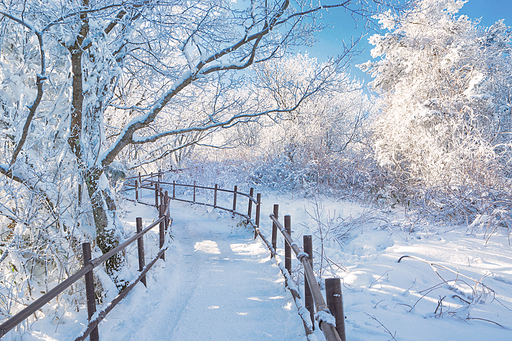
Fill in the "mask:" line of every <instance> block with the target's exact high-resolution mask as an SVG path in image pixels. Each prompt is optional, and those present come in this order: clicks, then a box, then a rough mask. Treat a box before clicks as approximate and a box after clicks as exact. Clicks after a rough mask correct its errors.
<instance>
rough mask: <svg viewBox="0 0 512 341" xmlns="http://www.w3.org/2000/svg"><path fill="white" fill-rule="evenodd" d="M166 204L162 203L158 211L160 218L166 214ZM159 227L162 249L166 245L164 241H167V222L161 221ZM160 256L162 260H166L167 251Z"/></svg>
mask: <svg viewBox="0 0 512 341" xmlns="http://www.w3.org/2000/svg"><path fill="white" fill-rule="evenodd" d="M164 206H165V205H160V207H159V210H158V211H159V217H160V218H162V217H163V216H164V214H165V212H164V208H165V207H164ZM159 228H160V229H159V237H160V238H159V239H160V243H159V245H160V249H162V247H163V246H164V243H165V222H164V221H163V220H162V221H161V222H160V226H159ZM160 258H161V259H162V260H165V252H164V253H162V257H160Z"/></svg>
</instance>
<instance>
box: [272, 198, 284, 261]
mask: <svg viewBox="0 0 512 341" xmlns="http://www.w3.org/2000/svg"><path fill="white" fill-rule="evenodd" d="M274 217H276V220H278V219H279V205H278V204H274ZM285 244H286V243H285ZM272 247H273V248H274V250H276V251H277V225H276V223H274V222H272Z"/></svg>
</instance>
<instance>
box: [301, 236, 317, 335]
mask: <svg viewBox="0 0 512 341" xmlns="http://www.w3.org/2000/svg"><path fill="white" fill-rule="evenodd" d="M302 239H303V244H302V245H303V246H304V252H305V253H307V254H308V256H309V257H308V259H309V263H310V264H311V267H313V237H312V236H311V235H305V236H303V237H302ZM304 301H305V302H304V305H305V306H306V309H307V310H308V311H309V315H310V317H311V322H312V323H313V330H315V302H313V294H312V293H311V288H310V287H309V283H308V281H307V279H306V277H305V276H304Z"/></svg>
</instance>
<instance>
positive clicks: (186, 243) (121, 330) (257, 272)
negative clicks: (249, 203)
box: [100, 202, 304, 340]
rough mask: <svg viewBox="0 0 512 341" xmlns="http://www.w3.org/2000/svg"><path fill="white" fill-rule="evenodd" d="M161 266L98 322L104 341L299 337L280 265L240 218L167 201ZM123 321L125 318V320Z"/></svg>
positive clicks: (299, 328) (300, 330) (300, 332)
mask: <svg viewBox="0 0 512 341" xmlns="http://www.w3.org/2000/svg"><path fill="white" fill-rule="evenodd" d="M172 212H173V219H174V221H173V232H172V234H173V242H172V243H171V248H170V250H169V251H168V252H167V253H166V261H165V262H159V263H158V265H157V268H156V270H155V271H154V272H153V273H152V275H151V276H150V278H148V289H147V290H146V289H145V288H144V287H143V286H140V287H139V288H137V290H136V291H135V292H134V294H133V295H131V296H130V298H128V299H127V300H126V301H125V302H123V303H121V305H120V306H119V307H118V308H116V309H115V310H114V311H113V312H112V313H111V314H109V315H108V316H107V318H106V320H105V321H104V322H103V323H102V324H101V325H100V336H101V337H104V338H105V339H107V340H198V339H203V340H230V339H235V340H236V339H238V340H297V339H300V338H301V337H304V329H303V327H302V325H301V320H300V318H299V317H298V315H297V312H296V310H293V309H291V308H292V306H291V302H290V300H291V298H290V296H289V294H288V293H287V292H286V291H285V288H284V285H283V282H284V279H283V278H282V276H281V275H280V271H279V268H278V267H277V265H276V264H275V263H274V262H273V260H271V259H270V257H269V252H268V250H267V249H266V247H265V246H264V244H263V243H262V242H261V241H259V240H256V241H254V240H253V236H254V233H253V232H252V231H251V230H250V229H248V228H246V227H244V226H237V223H238V220H237V219H232V218H230V217H229V216H227V215H226V216H225V217H224V218H221V217H219V214H218V213H217V212H208V211H206V210H205V209H203V208H201V207H193V206H191V205H189V204H183V203H178V202H173V203H172ZM127 316H131V317H130V318H127Z"/></svg>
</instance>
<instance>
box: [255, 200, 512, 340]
mask: <svg viewBox="0 0 512 341" xmlns="http://www.w3.org/2000/svg"><path fill="white" fill-rule="evenodd" d="M266 202H267V205H266V207H265V210H264V211H265V212H270V210H271V206H272V204H273V203H280V215H281V216H282V215H283V214H290V215H291V216H292V226H293V230H294V236H295V238H298V239H301V235H303V234H312V235H313V236H314V246H315V248H316V251H317V252H316V254H315V269H316V270H317V275H320V272H319V271H318V270H319V268H320V263H321V262H323V266H324V269H325V270H324V271H323V273H322V274H321V275H322V279H325V278H326V277H340V278H341V279H342V283H343V300H344V309H345V316H346V334H347V340H351V341H358V340H395V339H396V340H418V341H419V340H424V341H427V340H465V341H466V340H512V310H511V309H512V247H511V246H510V245H509V243H508V238H507V235H506V231H500V233H501V234H498V235H494V236H492V237H491V238H490V240H489V242H488V243H487V244H485V240H484V238H483V235H482V234H469V233H467V232H468V230H467V228H464V227H443V226H435V225H429V224H428V223H427V222H424V221H423V222H422V221H418V222H416V225H415V226H412V224H410V223H406V222H409V220H410V219H406V217H404V216H403V214H400V213H399V212H381V211H379V210H369V209H365V208H363V207H361V206H360V205H356V204H353V203H347V202H334V201H332V200H329V199H325V198H324V199H323V200H319V201H317V203H315V201H312V200H305V199H295V200H293V199H289V198H288V199H287V198H285V197H283V196H277V197H276V196H274V197H272V196H270V197H268V198H266ZM317 204H318V206H317ZM317 207H318V208H319V209H317ZM315 212H318V214H315ZM318 217H320V219H318ZM318 221H321V222H323V223H324V224H323V225H322V233H320V231H319V228H318ZM329 221H331V223H330V224H329V223H328V222H329ZM266 226H268V228H267V229H266V230H265V233H266V234H267V235H268V234H269V233H270V226H269V224H267V225H266ZM263 227H264V228H265V226H263ZM411 229H412V232H411ZM322 235H323V239H324V243H323V244H324V252H325V257H324V259H323V261H322V260H321V257H320V252H321V248H320V244H321V241H320V240H321V237H322ZM342 235H343V237H341V238H338V239H337V240H335V239H334V237H335V236H342ZM404 255H409V256H414V257H417V258H419V259H422V260H426V261H428V262H429V263H434V265H432V266H431V265H429V264H427V263H425V262H422V261H421V260H418V259H413V258H405V259H403V260H402V261H401V262H400V263H398V260H399V259H400V257H401V256H404ZM295 264H296V263H295ZM434 270H437V273H436V272H435V271H434ZM450 270H453V271H454V272H451V271H450Z"/></svg>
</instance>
